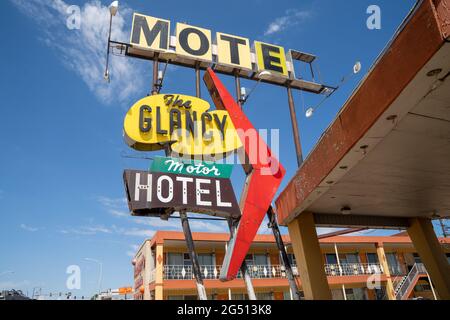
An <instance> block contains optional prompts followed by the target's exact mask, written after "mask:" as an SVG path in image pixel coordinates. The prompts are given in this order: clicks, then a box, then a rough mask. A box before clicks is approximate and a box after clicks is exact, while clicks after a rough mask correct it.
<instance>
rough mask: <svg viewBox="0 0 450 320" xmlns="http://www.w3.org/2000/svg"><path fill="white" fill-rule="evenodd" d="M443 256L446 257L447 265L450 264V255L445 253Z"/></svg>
mask: <svg viewBox="0 0 450 320" xmlns="http://www.w3.org/2000/svg"><path fill="white" fill-rule="evenodd" d="M445 255H446V256H447V261H448V263H450V253H446V254H445Z"/></svg>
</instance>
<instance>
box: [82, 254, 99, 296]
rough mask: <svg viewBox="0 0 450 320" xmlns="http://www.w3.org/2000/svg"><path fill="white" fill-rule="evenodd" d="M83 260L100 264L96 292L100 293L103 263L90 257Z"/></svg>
mask: <svg viewBox="0 0 450 320" xmlns="http://www.w3.org/2000/svg"><path fill="white" fill-rule="evenodd" d="M84 260H86V261H90V262H94V263H97V264H98V265H99V266H100V273H99V276H98V294H100V293H101V291H102V277H103V263H102V262H101V261H100V260H97V259H92V258H84Z"/></svg>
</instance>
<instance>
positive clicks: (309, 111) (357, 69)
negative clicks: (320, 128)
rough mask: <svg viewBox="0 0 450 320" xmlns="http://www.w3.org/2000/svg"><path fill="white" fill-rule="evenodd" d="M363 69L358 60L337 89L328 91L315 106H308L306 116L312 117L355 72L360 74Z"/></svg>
mask: <svg viewBox="0 0 450 320" xmlns="http://www.w3.org/2000/svg"><path fill="white" fill-rule="evenodd" d="M361 69H362V65H361V62H359V61H357V62H356V63H355V64H354V65H353V70H352V73H350V74H348V75H347V76H345V77H343V78H342V80H341V82H340V83H339V85H338V86H337V87H336V89H334V90H333V91H331V92H330V93H328V94H327V95H326V96H325V98H324V99H323V100H322V101H320V103H319V104H318V105H317V106H315V107H311V108H308V109H307V110H306V112H305V116H306V117H307V118H311V117H312V116H313V115H314V112H315V111H316V110H317V109H318V108H319V107H320V106H321V105H322V104H323V103H324V102H325V101H326V100H327V99H328V98H329V97H331V96H332V95H333V93H335V92H336V91H337V90H338V89H339V88H340V87H341V86H342V85H343V84H344V83H345V82H347V80H348V79H349V78H350V77H351V76H352V75H355V74H358V73H359V72H360V71H361Z"/></svg>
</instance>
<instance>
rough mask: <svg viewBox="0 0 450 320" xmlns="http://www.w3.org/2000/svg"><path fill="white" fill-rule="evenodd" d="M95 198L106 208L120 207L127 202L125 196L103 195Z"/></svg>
mask: <svg viewBox="0 0 450 320" xmlns="http://www.w3.org/2000/svg"><path fill="white" fill-rule="evenodd" d="M96 199H97V201H98V202H99V203H100V204H101V205H103V206H105V207H108V208H121V207H123V206H124V205H125V204H126V203H127V199H126V198H110V197H105V196H99V197H97V198H96Z"/></svg>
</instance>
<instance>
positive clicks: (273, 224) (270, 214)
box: [267, 206, 300, 300]
mask: <svg viewBox="0 0 450 320" xmlns="http://www.w3.org/2000/svg"><path fill="white" fill-rule="evenodd" d="M267 218H268V219H269V228H271V229H272V232H273V235H274V237H275V242H276V243H277V247H278V250H279V251H280V253H281V258H282V260H283V265H284V269H285V271H286V277H287V278H288V282H289V287H290V288H291V292H292V298H293V300H300V292H299V290H298V287H297V282H296V281H295V277H294V273H293V272H292V266H291V263H290V262H289V257H288V255H287V252H286V247H285V246H284V243H283V238H282V237H281V232H280V229H279V228H278V223H277V217H276V215H275V212H274V211H273V208H272V206H271V207H270V208H269V210H267Z"/></svg>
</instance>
